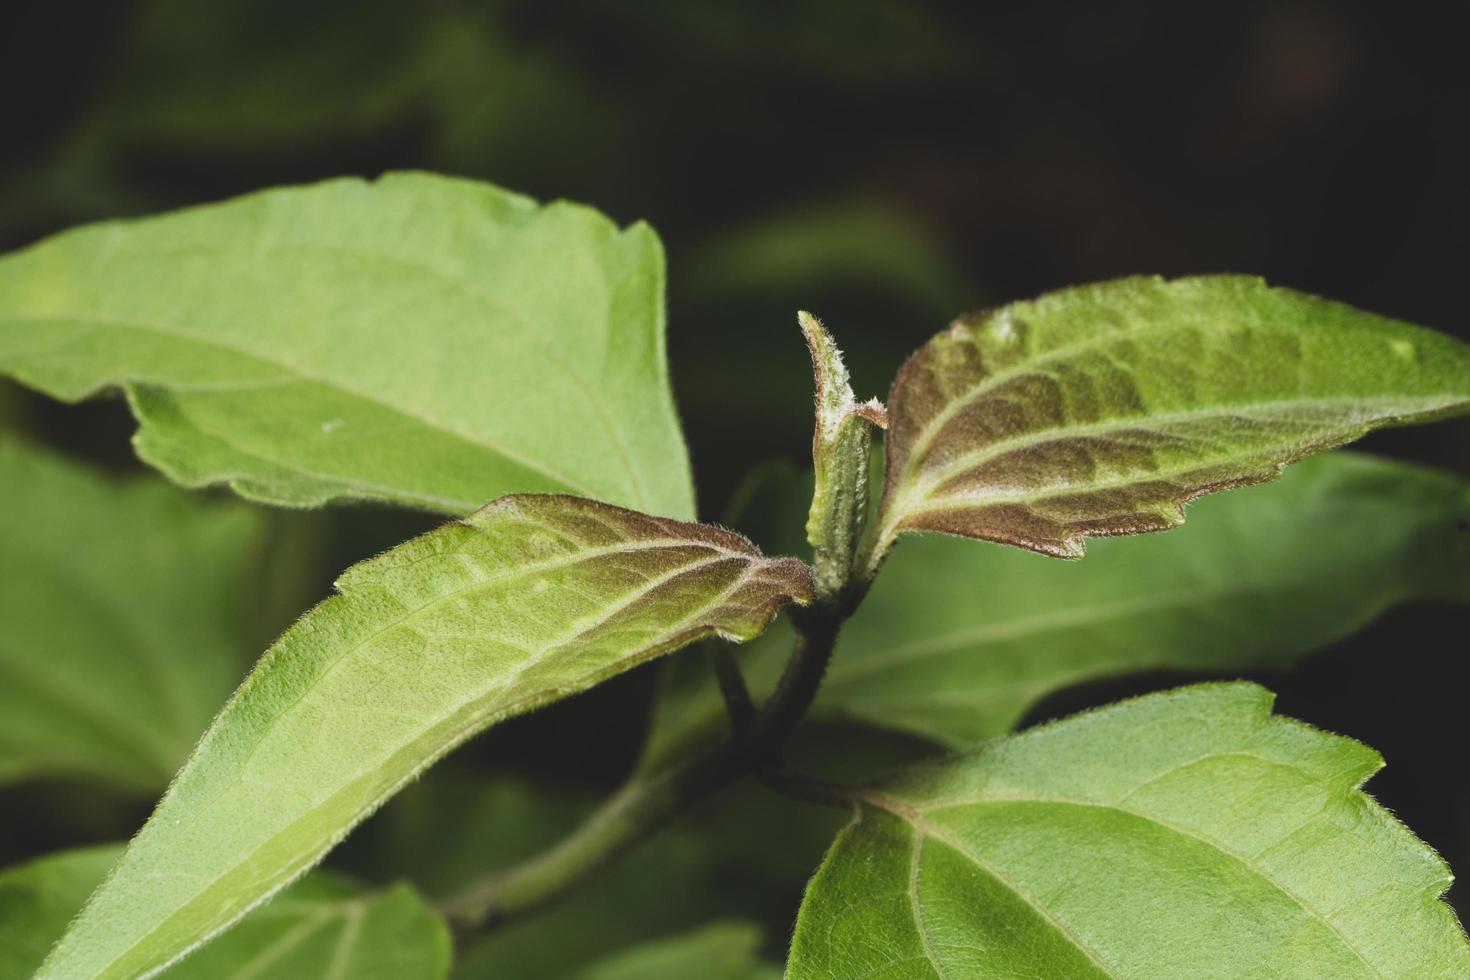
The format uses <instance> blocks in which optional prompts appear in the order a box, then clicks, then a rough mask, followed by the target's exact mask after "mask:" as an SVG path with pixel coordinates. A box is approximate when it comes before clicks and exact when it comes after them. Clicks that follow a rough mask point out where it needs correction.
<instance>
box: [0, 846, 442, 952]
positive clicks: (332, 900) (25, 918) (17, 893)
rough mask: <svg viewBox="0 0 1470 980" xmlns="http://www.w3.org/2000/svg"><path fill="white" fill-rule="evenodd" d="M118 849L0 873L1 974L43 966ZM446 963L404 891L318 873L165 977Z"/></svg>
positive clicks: (433, 930) (433, 928) (427, 922)
mask: <svg viewBox="0 0 1470 980" xmlns="http://www.w3.org/2000/svg"><path fill="white" fill-rule="evenodd" d="M121 853H122V848H121V847H116V846H111V845H104V846H101V847H92V848H85V849H81V850H75V851H64V852H61V853H59V854H53V855H50V856H48V857H44V858H39V859H37V860H35V861H32V862H30V863H28V864H24V865H21V866H20V867H17V868H12V869H9V870H7V871H5V872H3V873H0V980H23V978H25V977H29V976H30V975H31V974H32V973H33V972H34V971H35V969H36V967H38V966H40V965H41V961H42V960H43V959H44V958H45V956H46V951H47V949H49V948H50V946H51V944H52V943H53V942H55V941H56V939H57V938H58V937H59V936H60V935H61V933H62V931H63V930H65V929H66V924H67V922H69V921H70V920H71V918H72V916H74V915H76V913H77V910H78V909H80V908H81V907H82V903H83V902H84V901H86V898H87V895H88V894H90V893H91V891H92V889H94V888H96V887H97V884H98V883H99V882H101V881H102V879H103V876H104V875H105V874H106V873H107V869H108V868H110V867H111V866H112V864H113V862H114V861H115V860H116V859H117V857H118V855H119V854H121ZM449 963H450V944H449V930H448V929H447V928H446V927H445V925H444V923H443V922H442V921H441V920H440V919H439V917H438V916H437V915H435V914H434V912H433V911H431V910H430V909H429V908H428V907H427V906H426V905H424V903H423V901H422V900H421V899H419V897H418V896H417V895H416V894H415V893H414V892H413V890H412V889H410V888H408V887H406V886H403V885H398V886H394V887H392V888H387V889H384V890H382V891H378V892H365V891H363V890H362V889H361V888H360V887H358V886H356V885H354V884H353V883H351V882H349V881H347V880H345V879H341V878H337V877H334V876H330V875H323V874H317V875H312V876H311V877H309V878H306V879H305V880H303V881H301V882H300V883H298V884H296V885H294V886H293V887H292V888H291V889H290V890H288V891H286V892H283V893H282V894H281V895H279V896H277V897H276V899H275V900H274V901H272V902H271V903H270V904H268V905H266V906H264V907H262V908H259V909H256V910H255V911H254V912H252V913H250V915H248V916H246V918H245V919H244V921H242V922H241V923H240V926H239V928H237V929H235V930H234V931H233V932H231V933H230V934H229V935H227V936H225V937H223V938H222V939H220V940H219V941H218V942H215V943H212V944H210V945H209V946H208V947H206V948H205V949H204V950H202V951H201V952H199V953H197V954H196V955H194V956H192V957H190V958H189V959H187V960H184V961H183V962H181V963H179V964H178V965H176V966H174V967H173V968H171V969H169V970H168V971H166V972H165V974H164V976H166V977H168V978H169V980H188V978H198V980H212V978H218V977H253V978H260V980H271V978H275V980H311V978H315V977H320V978H322V980H331V978H335V977H352V978H354V980H356V978H359V977H379V978H382V980H435V978H441V977H444V976H447V975H448V973H449Z"/></svg>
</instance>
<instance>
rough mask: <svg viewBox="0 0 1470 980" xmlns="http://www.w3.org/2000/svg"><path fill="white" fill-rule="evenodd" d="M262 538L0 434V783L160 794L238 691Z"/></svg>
mask: <svg viewBox="0 0 1470 980" xmlns="http://www.w3.org/2000/svg"><path fill="white" fill-rule="evenodd" d="M260 531H261V522H260V520H259V515H258V514H256V513H253V512H251V511H249V510H247V509H246V508H244V507H239V506H221V505H219V504H217V503H207V502H203V501H200V500H198V499H196V498H193V497H191V496H189V495H188V494H185V493H182V492H180V491H178V490H176V489H174V488H173V487H169V486H167V485H165V484H163V483H162V482H161V481H158V480H154V479H134V480H127V481H121V482H119V481H112V480H107V479H104V478H102V477H101V476H99V475H97V474H95V473H93V472H91V471H90V470H88V469H86V468H84V467H82V466H79V465H77V464H75V463H70V462H66V461H64V460H62V459H61V458H59V457H55V456H52V455H50V454H48V453H44V452H42V451H41V450H39V449H35V448H32V447H30V446H27V445H25V444H23V443H21V442H19V441H16V440H14V439H11V438H6V437H5V436H3V435H0V582H3V583H4V587H3V588H0V623H3V624H4V628H3V630H0V783H4V782H10V781H15V780H20V779H28V778H32V777H36V776H49V775H67V776H84V777H86V778H88V779H98V780H104V781H106V782H109V783H112V784H114V785H116V786H119V787H122V788H125V789H128V790H131V791H134V792H137V791H142V792H148V793H152V792H157V791H158V790H160V789H162V788H163V787H164V786H165V785H166V784H167V783H168V779H169V777H170V776H171V775H173V773H174V771H175V770H176V769H178V767H179V764H180V763H182V762H183V761H184V759H185V757H186V756H187V755H188V753H189V748H190V747H191V746H192V745H193V744H194V742H195V741H196V740H197V739H198V738H199V734H200V733H201V732H203V731H204V729H205V727H207V726H208V724H209V719H210V716H211V715H212V714H214V712H215V711H217V710H218V708H219V706H220V705H221V704H223V703H224V700H225V698H226V696H228V694H229V693H230V689H231V688H232V687H233V686H234V685H235V684H236V683H238V682H239V679H240V675H241V673H242V671H243V667H244V663H245V657H244V652H243V651H242V650H241V649H240V643H239V640H238V637H239V635H240V630H239V626H240V619H241V617H240V607H241V594H242V586H243V585H244V582H245V577H246V573H247V571H248V570H249V568H250V565H251V560H252V557H253V556H252V553H253V551H254V548H255V546H256V544H257V543H258V539H259V534H260Z"/></svg>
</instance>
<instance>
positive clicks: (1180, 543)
mask: <svg viewBox="0 0 1470 980" xmlns="http://www.w3.org/2000/svg"><path fill="white" fill-rule="evenodd" d="M1466 520H1470V483H1467V482H1466V481H1465V480H1463V479H1461V478H1459V477H1456V476H1453V475H1451V474H1448V473H1442V472H1436V471H1434V470H1430V469H1426V468H1422V467H1417V466H1410V465H1406V464H1403V463H1396V462H1392V461H1389V460H1383V459H1375V458H1373V457H1370V456H1363V455H1358V454H1355V453H1348V452H1338V453H1329V454H1327V455H1325V456H1321V457H1317V458H1313V459H1309V460H1306V461H1304V462H1302V463H1301V464H1299V465H1298V466H1295V467H1293V468H1291V469H1290V470H1288V471H1287V472H1286V474H1285V475H1283V476H1282V478H1281V480H1280V481H1279V482H1276V483H1272V484H1269V485H1265V486H1259V487H1251V488H1249V489H1246V490H1241V491H1239V492H1237V493H1232V494H1225V495H1223V496H1220V497H1212V498H1210V499H1208V500H1202V501H1200V502H1198V503H1197V504H1195V505H1194V506H1193V507H1191V509H1190V522H1189V523H1188V524H1187V525H1185V526H1184V527H1181V528H1179V529H1178V530H1175V531H1171V532H1169V533H1168V534H1162V535H1152V536H1147V537H1141V538H1135V539H1126V540H1110V541H1099V542H1096V543H1094V544H1093V546H1092V547H1091V549H1090V550H1089V553H1088V556H1087V558H1086V559H1085V560H1083V561H1080V562H1057V561H1051V560H1048V559H1044V558H1039V557H1037V556H1036V555H1033V554H1029V553H1027V552H1023V551H1017V550H1014V549H1010V548H995V547H976V546H975V545H974V544H972V543H970V542H967V541H961V540H956V539H954V538H949V537H937V536H933V537H930V536H926V537H923V538H919V539H917V540H914V541H910V542H906V543H905V544H904V546H903V547H902V548H899V549H897V550H896V551H895V552H894V554H893V556H892V557H891V558H890V559H889V561H888V563H887V564H886V565H885V566H884V568H883V572H882V574H881V575H880V576H879V577H878V580H877V582H876V583H875V585H874V587H873V590H872V593H871V595H870V596H869V598H868V601H867V602H865V603H864V604H863V606H862V607H861V608H860V609H859V610H858V612H857V614H856V615H855V616H854V617H853V619H852V621H851V622H850V623H849V624H848V625H847V627H845V628H844V631H843V637H842V643H841V645H840V647H839V649H838V653H837V657H836V659H835V661H834V662H833V665H832V668H831V671H830V673H829V675H828V679H827V682H826V684H824V685H823V689H822V692H821V699H822V700H821V703H820V710H821V711H822V712H825V713H828V714H831V715H836V716H840V717H843V718H848V719H854V720H859V721H865V722H869V723H873V724H878V725H883V726H887V727H892V728H899V729H903V730H905V731H909V732H913V733H916V734H919V735H922V736H925V737H927V738H932V739H935V740H938V741H940V742H944V743H947V744H950V745H954V746H956V747H959V746H964V745H971V744H974V742H976V741H977V740H979V739H982V738H989V737H992V736H995V735H1000V734H1003V733H1005V732H1007V731H1009V730H1010V729H1011V728H1012V727H1013V726H1014V725H1015V724H1016V723H1017V722H1018V721H1020V719H1021V716H1022V715H1023V714H1024V713H1025V711H1026V710H1027V709H1028V708H1030V707H1031V706H1032V705H1033V704H1035V703H1036V702H1037V701H1039V700H1040V699H1041V698H1043V697H1044V696H1046V695H1047V694H1049V693H1051V692H1053V691H1057V690H1060V689H1061V688H1064V687H1067V686H1068V685H1071V684H1077V683H1080V682H1082V681H1085V680H1090V679H1093V678H1097V677H1105V676H1108V675H1117V674H1123V673H1127V672H1132V671H1148V670H1181V671H1241V670H1257V669H1281V668H1284V667H1286V666H1288V665H1290V664H1292V663H1294V662H1295V661H1297V660H1298V659H1299V658H1301V657H1303V656H1306V655H1307V654H1310V653H1313V652H1315V651H1317V650H1320V649H1322V648H1323V647H1326V646H1328V645H1329V644H1331V643H1332V642H1334V641H1336V640H1339V639H1341V638H1343V637H1345V636H1348V635H1350V634H1352V633H1353V632H1355V631H1357V630H1358V629H1361V628H1362V627H1364V626H1366V625H1367V624H1368V623H1369V622H1371V621H1372V620H1374V619H1375V618H1377V617H1378V616H1379V615H1380V614H1381V613H1382V612H1384V611H1385V610H1386V609H1388V608H1390V607H1392V606H1394V605H1397V604H1399V603H1402V602H1406V601H1410V600H1415V599H1445V600H1451V601H1457V602H1462V603H1470V533H1466V532H1465V531H1464V530H1463V526H1464V525H1463V522H1465V521H1466Z"/></svg>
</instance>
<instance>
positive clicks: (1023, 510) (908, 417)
mask: <svg viewBox="0 0 1470 980" xmlns="http://www.w3.org/2000/svg"><path fill="white" fill-rule="evenodd" d="M888 407H889V413H890V417H891V423H890V426H889V433H888V439H887V440H886V446H887V456H888V460H887V472H886V476H885V482H884V492H883V501H882V505H881V513H880V517H879V526H878V528H877V534H876V536H875V539H874V542H873V548H872V550H871V554H870V556H869V567H870V569H871V568H873V567H876V565H877V562H878V561H880V560H881V559H882V556H883V554H884V553H885V552H886V551H887V549H888V547H889V546H890V545H891V543H892V541H893V539H894V538H895V537H896V536H897V535H898V534H899V533H900V532H903V531H941V532H944V533H947V534H955V535H960V536H963V537H971V538H981V539H984V540H987V541H998V542H1001V543H1004V544H1012V545H1017V546H1019V547H1023V548H1029V549H1031V550H1033V551H1039V552H1041V553H1043V554H1048V555H1055V556H1058V557H1070V558H1075V557H1077V556H1080V555H1081V554H1082V551H1083V538H1084V537H1086V536H1089V535H1114V534H1135V533H1139V532H1143V531H1157V530H1162V529H1164V528H1168V527H1173V526H1175V525H1177V524H1180V523H1182V522H1183V520H1184V513H1183V510H1182V509H1181V508H1182V505H1183V504H1184V503H1186V502H1187V501H1189V500H1192V499H1194V498H1195V497H1198V496H1200V495H1201V494H1206V493H1211V492H1214V491H1216V490H1224V489H1228V488H1230V487H1237V486H1243V485H1246V484H1251V483H1260V482H1262V481H1264V480H1269V479H1271V478H1272V477H1274V476H1276V475H1277V474H1278V473H1279V472H1280V470H1281V468H1282V467H1283V466H1284V465H1285V464H1287V463H1290V462H1293V461H1295V460H1298V459H1300V458H1302V457H1303V456H1306V455H1308V454H1310V453H1314V452H1317V451H1318V450H1321V449H1326V448H1328V447H1331V446H1336V445H1339V444H1341V443H1344V442H1348V441H1350V440H1352V439H1355V438H1357V437H1359V436H1361V435H1363V434H1364V433H1365V432H1367V431H1368V430H1370V429H1373V428H1376V427H1379V426H1383V425H1390V424H1404V423H1409V422H1417V421H1424V420H1427V419H1432V418H1436V417H1440V416H1444V415H1448V414H1452V413H1459V412H1464V411H1466V410H1467V408H1470V347H1467V346H1466V345H1464V344H1462V343H1460V342H1458V341H1456V340H1453V339H1451V338H1449V337H1446V336H1443V335H1441V334H1436V333H1434V332H1432V331H1429V330H1425V329H1423V328H1420V327H1415V326H1411V325H1409V324H1406V323H1399V322H1397V321H1393V320H1389V319H1386V318H1383V317H1379V316H1374V315H1373V314H1370V313H1363V312H1360V311H1358V310H1354V309H1352V308H1351V307H1348V306H1343V305H1341V304H1338V303H1331V302H1328V301H1326V300H1322V299H1317V298H1315V297H1312V296H1306V295H1303V294H1301V293H1296V292H1292V291H1291V290H1288V289H1279V288H1272V287H1269V286H1267V285H1266V284H1265V283H1264V282H1262V281H1261V280H1259V279H1252V278H1247V277H1243V276H1215V277H1203V278H1195V279H1178V280H1175V281H1173V282H1166V281H1164V280H1162V279H1158V278H1134V279H1120V280H1117V281H1114V282H1107V283H1101V284H1098V285H1092V286H1082V287H1078V288H1075V289H1066V290H1062V291H1060V292H1057V293H1052V294H1050V295H1048V296H1045V297H1042V298H1041V299H1038V300H1035V301H1033V302H1026V303H1014V304H1012V305H1010V306H1006V307H1002V308H1001V309H999V310H995V311H993V312H990V313H986V314H981V315H979V316H975V317H969V318H964V319H961V320H959V321H957V322H956V323H955V324H954V326H952V327H951V328H950V329H949V331H947V332H946V333H942V334H940V335H939V336H937V337H935V338H934V339H933V340H931V341H930V342H929V343H928V344H927V345H925V346H924V347H922V348H920V350H919V351H918V352H917V353H915V354H914V356H913V357H911V358H910V359H909V361H908V363H907V364H905V365H904V367H903V370H902V371H900V372H899V375H898V378H897V380H895V382H894V385H893V391H892V394H891V395H890V396H889V406H888Z"/></svg>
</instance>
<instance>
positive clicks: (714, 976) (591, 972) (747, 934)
mask: <svg viewBox="0 0 1470 980" xmlns="http://www.w3.org/2000/svg"><path fill="white" fill-rule="evenodd" d="M760 943H761V931H760V928H759V927H757V926H755V925H752V924H750V923H746V922H720V923H715V924H713V925H709V926H705V927H704V928H702V929H697V930H695V931H693V932H688V933H685V934H683V935H679V936H674V937H671V938H667V939H660V940H657V941H654V942H648V943H642V944H640V945H638V946H634V947H633V948H631V949H626V950H622V951H621V952H618V953H616V954H614V955H612V956H609V957H607V958H606V959H604V960H602V961H601V962H598V963H595V964H593V965H592V966H590V967H587V968H586V969H583V970H580V971H578V973H577V974H576V980H689V978H690V977H699V978H700V980H755V978H757V977H761V976H763V975H764V968H763V967H762V966H761V965H760V964H759V963H758V962H757V960H756V951H757V950H758V949H759V948H760ZM778 975H779V974H778Z"/></svg>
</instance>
